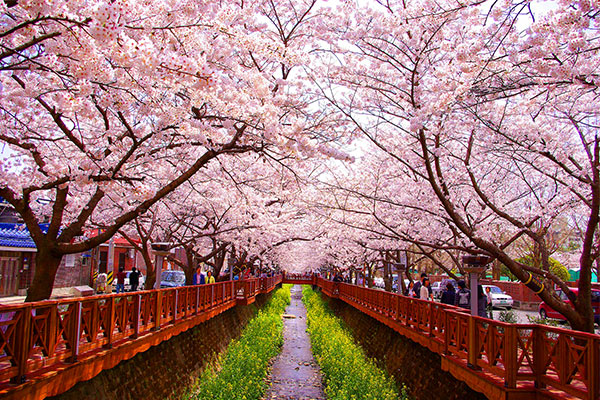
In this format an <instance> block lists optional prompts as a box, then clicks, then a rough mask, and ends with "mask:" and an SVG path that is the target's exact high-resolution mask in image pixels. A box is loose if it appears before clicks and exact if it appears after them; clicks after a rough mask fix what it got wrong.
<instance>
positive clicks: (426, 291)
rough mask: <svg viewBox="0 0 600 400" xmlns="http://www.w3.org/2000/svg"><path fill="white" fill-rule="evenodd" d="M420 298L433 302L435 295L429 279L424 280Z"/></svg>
mask: <svg viewBox="0 0 600 400" xmlns="http://www.w3.org/2000/svg"><path fill="white" fill-rule="evenodd" d="M419 298H420V299H421V300H428V301H433V293H432V292H431V283H430V282H429V278H427V277H426V278H424V279H423V284H422V285H421V289H420V293H419Z"/></svg>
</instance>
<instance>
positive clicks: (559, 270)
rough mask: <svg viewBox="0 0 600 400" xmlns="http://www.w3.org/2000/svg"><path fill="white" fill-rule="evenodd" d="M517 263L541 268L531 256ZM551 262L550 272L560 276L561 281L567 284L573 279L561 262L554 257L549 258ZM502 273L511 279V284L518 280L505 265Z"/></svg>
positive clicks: (518, 259)
mask: <svg viewBox="0 0 600 400" xmlns="http://www.w3.org/2000/svg"><path fill="white" fill-rule="evenodd" d="M515 261H517V262H520V263H523V264H525V265H529V266H530V267H536V268H539V265H534V262H533V258H532V257H531V255H528V256H525V257H520V258H517V259H516V260H515ZM549 261H550V272H552V273H553V274H554V275H556V276H558V277H559V278H560V279H562V280H563V281H565V282H567V281H569V280H570V279H571V276H570V275H569V270H568V269H567V267H565V266H564V265H562V264H561V263H560V261H558V260H556V259H554V258H552V257H550V258H549ZM500 273H501V274H502V275H504V276H506V277H508V279H510V280H511V282H514V281H517V280H518V279H517V277H516V276H514V275H513V274H512V272H510V270H509V269H508V267H507V266H506V265H504V264H501V272H500Z"/></svg>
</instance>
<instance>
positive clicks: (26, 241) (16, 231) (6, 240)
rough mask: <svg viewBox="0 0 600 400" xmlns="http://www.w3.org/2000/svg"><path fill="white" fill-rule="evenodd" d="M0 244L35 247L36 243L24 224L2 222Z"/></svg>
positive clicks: (0, 225) (0, 224)
mask: <svg viewBox="0 0 600 400" xmlns="http://www.w3.org/2000/svg"><path fill="white" fill-rule="evenodd" d="M46 229H47V228H46ZM0 246H5V247H27V248H33V249H35V243H34V242H33V239H31V236H30V235H29V230H28V229H27V227H26V226H25V225H24V224H7V223H0Z"/></svg>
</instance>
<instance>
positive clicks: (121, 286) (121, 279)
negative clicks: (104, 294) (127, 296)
mask: <svg viewBox="0 0 600 400" xmlns="http://www.w3.org/2000/svg"><path fill="white" fill-rule="evenodd" d="M126 277H127V273H125V268H123V267H119V272H117V293H123V292H124V291H125V278H126Z"/></svg>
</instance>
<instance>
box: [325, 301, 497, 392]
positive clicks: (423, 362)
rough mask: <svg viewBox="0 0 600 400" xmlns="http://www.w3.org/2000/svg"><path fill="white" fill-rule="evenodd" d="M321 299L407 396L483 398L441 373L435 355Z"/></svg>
mask: <svg viewBox="0 0 600 400" xmlns="http://www.w3.org/2000/svg"><path fill="white" fill-rule="evenodd" d="M323 297H324V298H325V299H326V300H327V301H328V303H329V305H330V307H331V309H332V310H333V311H334V313H335V314H336V315H337V316H338V317H340V318H341V319H342V320H343V321H344V323H345V324H346V326H347V327H348V328H349V330H350V332H351V333H352V335H353V337H354V339H355V340H356V342H357V343H358V344H360V346H361V347H362V348H363V349H364V350H365V353H366V354H367V356H368V357H371V358H373V359H375V360H377V362H378V363H379V365H380V367H382V368H384V369H386V370H387V371H388V373H390V374H391V375H393V376H394V378H395V380H396V382H398V383H404V384H406V386H407V388H408V392H409V394H410V396H412V397H413V398H415V399H416V400H433V399H440V400H442V399H443V400H451V399H460V400H470V399H473V400H479V399H482V400H483V399H486V397H485V396H484V395H483V394H481V393H478V392H475V391H474V390H472V389H471V388H469V386H467V384H465V383H464V382H461V381H459V380H457V379H456V378H454V377H453V376H452V375H451V374H450V373H449V372H445V371H442V369H441V359H440V356H439V355H438V354H436V353H433V352H432V351H430V350H429V349H427V348H426V347H423V346H421V345H419V344H418V343H415V342H413V341H412V340H410V339H408V338H406V337H404V336H402V335H401V334H399V333H397V332H396V331H394V330H393V329H391V328H389V327H388V326H386V325H384V324H382V323H380V322H379V321H377V320H376V319H374V318H372V317H370V316H368V315H367V314H364V313H362V312H360V311H358V310H357V309H355V308H354V307H352V306H350V305H349V304H347V303H345V302H343V301H341V300H337V299H329V298H328V297H327V296H325V295H323Z"/></svg>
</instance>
